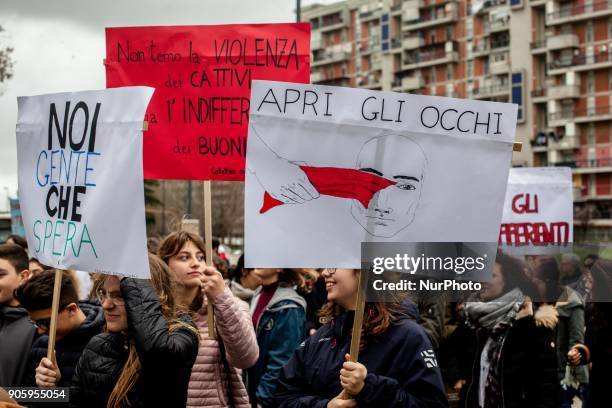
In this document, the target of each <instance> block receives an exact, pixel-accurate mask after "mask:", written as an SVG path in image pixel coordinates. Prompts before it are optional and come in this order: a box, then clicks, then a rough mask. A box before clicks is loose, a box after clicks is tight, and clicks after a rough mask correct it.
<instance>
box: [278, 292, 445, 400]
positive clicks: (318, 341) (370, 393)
mask: <svg viewBox="0 0 612 408" xmlns="http://www.w3.org/2000/svg"><path fill="white" fill-rule="evenodd" d="M402 312H403V314H402V315H401V317H400V318H399V319H398V320H397V321H396V322H394V323H393V324H392V325H391V326H390V327H389V328H388V329H387V331H386V332H385V333H384V334H381V335H380V336H378V338H376V339H371V340H368V342H367V343H366V346H365V348H364V350H363V351H361V352H360V354H359V362H360V363H361V364H363V365H365V366H366V368H367V370H368V374H367V376H366V379H365V386H364V387H363V389H362V390H361V392H360V393H359V394H358V395H357V396H356V397H355V400H356V402H357V404H358V406H360V407H380V408H382V407H385V408H388V407H398V408H399V407H403V408H417V407H418V408H439V407H447V406H448V402H447V400H446V395H445V393H444V387H443V384H442V378H441V375H440V369H439V368H438V363H437V361H436V356H435V354H434V351H433V347H432V345H431V342H430V341H429V337H428V336H427V334H426V333H425V330H423V328H422V327H421V326H420V325H419V324H418V323H417V322H416V320H417V319H418V311H417V309H416V306H415V305H414V304H413V303H408V302H406V303H403V304H402ZM366 313H367V312H366ZM353 319H354V313H353V312H349V313H344V314H343V315H341V316H339V317H338V318H336V319H335V320H334V321H333V322H332V323H330V324H326V325H324V326H322V327H321V328H320V329H319V330H318V331H317V332H316V333H315V334H314V335H313V336H311V337H310V338H308V340H306V341H305V342H304V343H302V344H301V345H300V347H299V348H298V349H297V350H296V351H295V353H294V354H293V357H292V358H291V360H289V362H288V363H287V364H286V365H285V367H283V369H282V370H281V375H280V377H279V382H278V386H277V389H276V394H275V401H276V403H277V404H278V405H279V406H280V407H283V408H302V407H304V408H305V407H316V408H324V407H327V404H328V402H329V401H330V400H331V399H332V398H334V397H336V396H338V394H340V392H341V390H342V386H341V385H340V379H339V377H340V369H341V368H342V364H343V363H344V355H345V354H346V353H348V352H349V346H350V340H351V328H352V326H353Z"/></svg>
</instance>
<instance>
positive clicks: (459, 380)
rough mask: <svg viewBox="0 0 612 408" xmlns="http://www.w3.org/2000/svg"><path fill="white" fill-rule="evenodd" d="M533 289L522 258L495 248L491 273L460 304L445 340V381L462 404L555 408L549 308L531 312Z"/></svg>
mask: <svg viewBox="0 0 612 408" xmlns="http://www.w3.org/2000/svg"><path fill="white" fill-rule="evenodd" d="M534 290H535V289H532V288H531V284H530V282H529V281H528V279H527V277H526V276H525V273H524V269H523V265H522V263H521V262H520V261H519V260H518V259H515V258H512V257H509V256H507V255H504V254H501V253H498V255H497V258H496V261H495V266H494V271H493V275H492V278H491V280H490V281H489V282H487V283H485V284H484V288H483V290H482V291H481V292H480V293H479V294H478V295H475V296H473V297H472V298H471V299H469V300H468V302H467V303H466V304H465V308H464V313H465V318H466V322H465V324H462V325H460V326H459V327H458V328H457V329H456V330H455V331H454V332H453V334H452V335H451V337H450V339H449V347H451V348H452V349H453V350H454V358H453V359H452V363H451V367H450V369H449V380H450V383H451V384H454V389H455V390H457V391H460V398H461V403H460V404H459V406H462V407H475V408H498V407H500V408H501V407H506V408H519V407H520V408H522V407H530V408H544V407H550V408H553V407H554V408H557V407H558V406H559V403H560V402H559V392H560V389H559V383H558V380H557V355H556V350H555V341H554V335H555V332H554V327H555V325H556V321H557V315H556V311H555V309H554V307H552V306H542V307H541V308H540V309H538V311H537V312H536V313H535V314H534V311H533V306H532V303H531V300H530V298H529V297H528V296H527V295H526V294H525V293H530V294H532V295H533V293H534V292H533V291H534Z"/></svg>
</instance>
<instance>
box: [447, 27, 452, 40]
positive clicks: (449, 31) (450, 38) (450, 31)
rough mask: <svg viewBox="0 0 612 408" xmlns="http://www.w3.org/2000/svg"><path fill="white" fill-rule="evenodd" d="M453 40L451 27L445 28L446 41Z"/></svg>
mask: <svg viewBox="0 0 612 408" xmlns="http://www.w3.org/2000/svg"><path fill="white" fill-rule="evenodd" d="M452 40H453V27H451V26H446V41H452Z"/></svg>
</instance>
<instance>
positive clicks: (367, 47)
mask: <svg viewBox="0 0 612 408" xmlns="http://www.w3.org/2000/svg"><path fill="white" fill-rule="evenodd" d="M374 51H380V42H379V41H369V40H365V41H363V42H361V45H360V46H359V52H360V53H361V55H367V54H370V53H372V52H374Z"/></svg>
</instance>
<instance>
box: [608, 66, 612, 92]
mask: <svg viewBox="0 0 612 408" xmlns="http://www.w3.org/2000/svg"><path fill="white" fill-rule="evenodd" d="M608 90H610V91H612V69H611V70H610V71H608Z"/></svg>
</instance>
